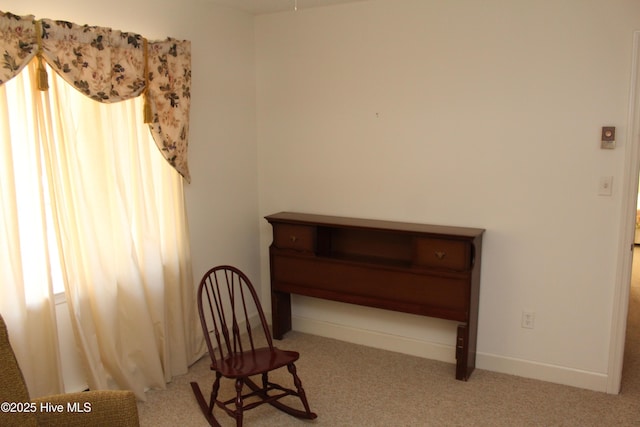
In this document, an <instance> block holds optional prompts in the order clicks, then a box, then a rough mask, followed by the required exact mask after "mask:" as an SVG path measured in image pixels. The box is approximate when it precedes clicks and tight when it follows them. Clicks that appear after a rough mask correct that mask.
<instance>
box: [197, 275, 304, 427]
mask: <svg viewBox="0 0 640 427" xmlns="http://www.w3.org/2000/svg"><path fill="white" fill-rule="evenodd" d="M198 311H199V314H200V322H201V324H202V329H203V332H204V336H205V340H206V343H207V347H208V349H209V356H210V357H211V370H212V371H215V376H216V377H215V381H214V382H213V387H212V389H211V397H210V400H209V403H207V401H206V400H205V398H204V396H203V395H202V392H201V391H200V387H199V386H198V383H196V382H192V383H191V388H192V389H193V393H194V394H195V396H196V399H197V401H198V404H199V405H200V408H201V409H202V412H203V413H204V415H205V417H206V418H207V420H208V421H209V424H211V425H212V426H219V425H220V424H219V423H218V422H217V420H216V419H215V417H214V415H213V410H214V408H215V407H216V406H218V407H219V408H221V409H223V410H224V411H225V412H226V413H227V414H228V415H230V416H231V417H233V418H235V420H236V425H237V426H242V416H243V413H244V411H246V410H249V409H253V408H255V407H257V406H259V405H261V404H263V403H269V404H270V405H272V406H274V407H275V408H277V409H280V410H281V411H284V412H286V413H288V414H290V415H293V416H294V417H298V418H304V419H310V420H311V419H315V418H316V417H317V415H316V414H315V413H313V412H311V410H310V409H309V403H308V402H307V398H306V396H305V392H304V389H303V388H302V382H301V381H300V378H298V375H297V373H296V367H295V365H294V362H295V361H297V360H298V358H299V357H300V355H299V353H297V352H295V351H285V350H280V349H278V348H276V347H274V346H273V342H272V339H271V333H270V332H269V326H268V324H267V322H266V319H265V317H264V312H263V311H262V307H261V305H260V301H259V300H258V297H257V294H256V291H255V289H254V287H253V285H252V284H251V282H250V281H249V279H248V278H247V276H246V275H245V274H244V273H242V272H241V271H240V270H238V269H237V268H235V267H231V266H225V265H223V266H218V267H214V268H212V269H211V270H209V271H208V272H207V273H206V274H205V275H204V277H203V278H202V280H201V281H200V286H199V288H198ZM256 317H257V321H258V322H260V324H261V328H260V327H258V328H256V329H255V330H253V326H252V324H251V321H252V320H254V319H255V318H256ZM254 323H255V321H254ZM241 327H243V329H244V330H245V331H244V333H243V332H242V331H241V329H240V328H241ZM254 333H257V334H262V333H264V339H265V340H266V346H263V347H261V348H256V347H257V345H258V343H259V342H260V341H257V339H258V338H259V337H258V336H256V337H255V339H254V335H253V334H254ZM211 335H213V336H214V337H215V344H217V347H215V344H214V343H212V339H211ZM263 345H264V344H263ZM285 366H286V367H287V369H288V370H289V372H290V373H291V375H292V377H293V384H294V386H295V388H296V390H293V389H290V388H286V387H283V386H280V385H278V384H274V383H272V382H270V381H269V377H268V374H269V372H271V371H273V370H275V369H278V368H282V367H285ZM254 375H260V376H261V377H262V384H261V385H260V386H259V385H258V384H256V383H255V382H254V381H253V380H252V379H251V378H249V377H251V376H254ZM222 377H225V378H230V379H233V380H235V390H236V394H235V396H233V397H232V398H230V399H228V400H221V399H219V398H218V391H219V389H220V379H221V378H222ZM245 386H247V387H248V390H246V388H245ZM285 396H297V397H298V398H300V401H301V402H302V406H303V407H304V410H300V409H295V408H293V407H291V406H289V405H286V404H284V403H282V402H280V401H279V400H280V399H281V398H283V397H285Z"/></svg>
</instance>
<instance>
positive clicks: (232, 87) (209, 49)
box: [0, 0, 260, 391]
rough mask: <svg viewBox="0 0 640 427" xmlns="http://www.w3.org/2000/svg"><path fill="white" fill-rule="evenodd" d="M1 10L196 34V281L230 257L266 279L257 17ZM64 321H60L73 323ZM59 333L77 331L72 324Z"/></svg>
mask: <svg viewBox="0 0 640 427" xmlns="http://www.w3.org/2000/svg"><path fill="white" fill-rule="evenodd" d="M0 9H1V10H3V11H8V12H12V13H14V14H19V15H26V14H33V15H35V16H36V18H50V19H61V20H67V21H73V22H76V23H78V24H90V25H101V26H107V27H111V28H115V29H119V30H123V31H131V32H135V33H139V34H142V35H143V36H145V37H147V38H149V39H164V38H165V37H167V36H171V37H174V38H177V39H188V40H191V42H192V78H193V82H192V88H191V94H192V103H191V128H190V138H189V166H190V169H191V178H192V183H191V184H186V185H185V193H186V196H185V197H186V205H187V212H188V219H189V225H190V234H191V252H192V259H193V271H194V281H196V282H199V280H200V277H201V276H202V274H203V273H204V272H205V271H206V270H207V269H208V268H209V267H212V266H213V265H216V264H222V263H229V264H234V265H237V266H238V267H240V268H242V269H243V270H244V271H245V272H246V273H247V274H248V275H249V276H250V277H252V278H255V282H256V283H255V284H256V285H258V286H259V285H260V280H259V278H260V277H259V250H258V244H257V243H258V240H257V237H256V236H257V234H258V220H257V217H258V192H257V191H258V186H257V154H256V153H257V149H256V138H255V65H254V61H255V55H254V38H253V25H254V24H253V18H252V17H251V16H249V15H247V14H245V13H242V12H238V11H234V10H232V9H228V8H224V7H218V6H213V5H211V4H210V3H208V2H207V1H201V0H189V1H186V2H184V1H183V2H178V1H168V0H160V1H157V0H138V1H136V2H130V1H128V0H110V1H108V2H98V1H88V0H62V1H56V2H51V1H48V0H20V1H11V0H10V1H9V2H8V4H7V2H4V4H2V5H0ZM194 286H195V284H194ZM195 309H196V308H195V307H194V310H195ZM63 320H64V319H62V320H61V321H60V325H61V326H64V325H67V324H68V322H64V321H63ZM60 335H61V336H63V337H70V336H72V335H70V334H69V333H68V331H66V330H65V331H61V334H60ZM68 346H73V344H72V343H68ZM70 375H71V376H74V375H75V374H73V373H71V374H70ZM67 377H69V376H67ZM72 388H75V386H73V387H72ZM67 391H69V390H67Z"/></svg>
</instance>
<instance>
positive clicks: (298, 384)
mask: <svg viewBox="0 0 640 427" xmlns="http://www.w3.org/2000/svg"><path fill="white" fill-rule="evenodd" d="M287 369H288V370H289V372H290V373H291V375H292V376H293V384H294V385H295V386H296V390H298V395H299V397H300V400H301V401H302V405H304V409H305V410H306V411H307V414H309V415H311V416H313V418H316V415H315V414H314V413H313V412H311V408H309V402H307V395H306V393H305V392H304V388H302V381H300V378H299V377H298V374H297V372H296V365H294V364H293V363H290V364H288V365H287Z"/></svg>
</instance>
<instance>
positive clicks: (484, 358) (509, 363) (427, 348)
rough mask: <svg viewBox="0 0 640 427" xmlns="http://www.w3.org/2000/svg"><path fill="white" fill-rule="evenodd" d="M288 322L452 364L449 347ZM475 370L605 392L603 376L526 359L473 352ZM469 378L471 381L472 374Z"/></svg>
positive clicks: (294, 320) (312, 321)
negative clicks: (474, 355) (474, 353)
mask: <svg viewBox="0 0 640 427" xmlns="http://www.w3.org/2000/svg"><path fill="white" fill-rule="evenodd" d="M292 323H293V329H294V330H296V331H299V332H304V333H307V334H311V335H318V336H322V337H327V338H333V339H337V340H341V341H346V342H350V343H354V344H360V345H365V346H368V347H373V348H380V349H383V350H389V351H395V352H398V353H403V354H408V355H411V356H417V357H424V358H426V359H433V360H438V361H441V362H447V363H452V364H455V348H454V347H453V346H450V345H445V344H440V343H432V342H426V341H420V340H416V339H412V338H408V337H403V336H399V335H391V334H386V333H381V332H377V331H371V330H366V329H360V328H354V327H351V326H345V325H341V324H336V323H331V322H326V321H321V320H316V319H310V318H305V317H300V316H293V317H292ZM476 368H477V369H484V370H487V371H493V372H499V373H503V374H509V375H516V376H520V377H524V378H531V379H536V380H541V381H547V382H552V383H556V384H562V385H568V386H572V387H578V388H584V389H588V390H594V391H601V392H606V391H607V381H608V376H607V375H606V374H601V373H597V372H590V371H583V370H579V369H573V368H567V367H563V366H557V365H550V364H545V363H539V362H533V361H530V360H524V359H516V358H511V357H505V356H499V355H495V354H487V353H477V354H476ZM471 379H473V375H472V376H471Z"/></svg>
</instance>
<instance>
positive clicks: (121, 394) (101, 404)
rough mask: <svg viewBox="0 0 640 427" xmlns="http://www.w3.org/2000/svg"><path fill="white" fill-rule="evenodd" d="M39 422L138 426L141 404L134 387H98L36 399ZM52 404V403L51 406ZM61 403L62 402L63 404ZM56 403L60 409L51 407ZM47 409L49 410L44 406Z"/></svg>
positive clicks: (45, 423) (93, 425) (46, 423)
mask: <svg viewBox="0 0 640 427" xmlns="http://www.w3.org/2000/svg"><path fill="white" fill-rule="evenodd" d="M32 402H34V403H36V405H37V408H38V410H37V412H36V416H37V419H38V424H39V425H46V426H65V427H66V426H69V427H76V426H77V427H84V426H92V427H95V426H104V427H108V426H109V427H110V426H118V427H138V426H139V425H140V421H139V419H138V406H137V402H136V398H135V395H134V394H133V392H132V391H125V390H95V391H86V392H79V393H66V394H57V395H53V396H45V397H40V398H37V399H32ZM47 405H51V406H47ZM60 405H62V406H61V407H60ZM51 407H56V408H58V409H60V408H61V410H59V411H53V410H50V411H47V410H46V408H51ZM41 409H45V410H41Z"/></svg>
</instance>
